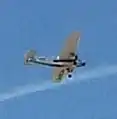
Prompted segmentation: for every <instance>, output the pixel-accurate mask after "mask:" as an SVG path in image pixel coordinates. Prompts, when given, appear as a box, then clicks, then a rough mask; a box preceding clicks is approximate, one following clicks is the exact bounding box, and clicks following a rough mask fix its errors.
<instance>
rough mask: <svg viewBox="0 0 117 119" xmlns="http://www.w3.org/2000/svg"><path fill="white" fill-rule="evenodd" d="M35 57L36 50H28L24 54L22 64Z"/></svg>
mask: <svg viewBox="0 0 117 119" xmlns="http://www.w3.org/2000/svg"><path fill="white" fill-rule="evenodd" d="M35 57H36V51H35V50H29V51H28V52H27V53H26V54H25V55H24V64H29V62H30V61H31V60H33V59H35Z"/></svg>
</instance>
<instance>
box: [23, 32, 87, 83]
mask: <svg viewBox="0 0 117 119" xmlns="http://www.w3.org/2000/svg"><path fill="white" fill-rule="evenodd" d="M79 41H80V33H79V32H73V33H71V35H70V36H69V37H68V39H67V42H66V44H65V46H64V48H63V50H62V51H61V53H60V55H59V56H57V57H56V58H51V59H49V58H47V57H46V56H38V55H37V53H36V51H35V50H33V49H31V50H29V51H28V52H27V53H26V54H25V55H24V64H25V65H32V64H39V65H44V66H49V67H53V81H57V82H60V81H62V79H64V77H68V78H72V73H73V71H74V69H75V68H77V67H83V66H85V65H86V62H85V61H83V60H81V59H80V58H79V56H78V55H77V53H76V50H77V45H78V44H79Z"/></svg>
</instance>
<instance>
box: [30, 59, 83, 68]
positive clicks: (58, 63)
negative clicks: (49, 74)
mask: <svg viewBox="0 0 117 119" xmlns="http://www.w3.org/2000/svg"><path fill="white" fill-rule="evenodd" d="M74 62H75V63H74ZM28 63H35V64H40V65H47V66H51V67H69V66H70V65H72V66H73V67H80V66H83V65H82V64H83V62H80V61H78V60H75V59H54V60H49V59H47V58H40V57H38V58H35V59H31V58H30V59H29V60H28Z"/></svg>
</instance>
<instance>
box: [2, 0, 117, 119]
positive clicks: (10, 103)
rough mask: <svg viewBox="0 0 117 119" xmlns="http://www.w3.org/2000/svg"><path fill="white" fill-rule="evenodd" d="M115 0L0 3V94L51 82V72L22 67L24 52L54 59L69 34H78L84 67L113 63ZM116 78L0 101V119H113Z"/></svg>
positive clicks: (116, 109)
mask: <svg viewBox="0 0 117 119" xmlns="http://www.w3.org/2000/svg"><path fill="white" fill-rule="evenodd" d="M116 5H117V1H116V0H98V1H94V0H89V1H86V0H64V1H63V0H59V1H55V0H43V1H41V0H40V1H39V0H35V1H31V0H9V1H8V0H1V1H0V41H1V42H0V53H1V59H0V60H1V62H0V72H1V73H0V93H3V92H5V91H8V90H11V89H12V88H14V87H17V86H23V85H26V84H35V83H40V82H42V81H47V80H51V73H52V69H50V68H48V69H45V68H40V67H39V66H36V67H35V66H32V67H28V68H27V67H25V66H24V64H23V56H24V53H25V52H26V51H27V50H28V49H30V48H33V49H35V50H37V52H38V54H39V55H46V56H54V55H58V54H59V52H60V48H61V47H62V45H63V43H64V40H65V38H66V37H67V36H68V35H69V34H70V33H71V32H72V31H80V32H81V42H80V47H79V52H80V57H81V58H82V59H85V60H87V70H88V68H90V69H91V68H93V67H96V66H99V65H102V64H107V65H111V64H115V65H116V61H117V54H116V49H117V14H116V11H117V7H116ZM116 78H117V75H114V76H110V77H106V78H103V79H100V80H97V81H93V82H90V83H89V82H88V81H86V82H84V83H80V84H75V83H74V84H71V85H69V86H63V87H59V88H57V89H56V90H55V89H54V90H46V91H44V92H43V91H42V92H36V93H32V94H30V95H26V96H22V97H19V98H17V99H12V100H7V101H4V102H0V119H86V118H87V119H89V118H90V119H94V118H95V119H115V118H117V113H116V112H117V101H116V100H117V93H116V90H117V80H116Z"/></svg>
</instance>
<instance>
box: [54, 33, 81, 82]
mask: <svg viewBox="0 0 117 119" xmlns="http://www.w3.org/2000/svg"><path fill="white" fill-rule="evenodd" d="M79 40H80V33H79V32H74V33H72V34H71V35H70V37H69V38H68V40H67V42H66V44H65V46H64V49H63V50H62V51H61V53H60V55H59V58H60V59H65V58H69V55H70V53H76V48H77V45H78V41H79ZM70 68H73V67H70ZM62 71H64V72H62ZM67 74H68V72H67V71H66V67H62V68H58V67H55V68H54V71H53V79H54V80H62V79H63V78H64V76H66V75H67Z"/></svg>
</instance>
